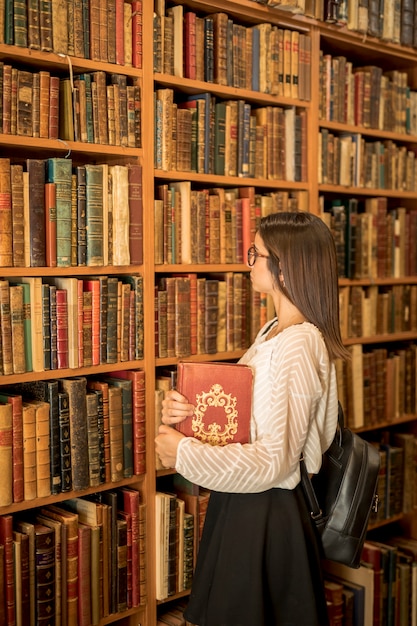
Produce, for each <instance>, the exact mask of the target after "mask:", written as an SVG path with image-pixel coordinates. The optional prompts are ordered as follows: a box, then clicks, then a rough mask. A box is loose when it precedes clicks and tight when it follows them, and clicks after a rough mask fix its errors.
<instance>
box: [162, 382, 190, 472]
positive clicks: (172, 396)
mask: <svg viewBox="0 0 417 626" xmlns="http://www.w3.org/2000/svg"><path fill="white" fill-rule="evenodd" d="M193 413H194V407H193V405H192V404H189V402H188V401H187V398H185V397H184V396H183V395H181V394H180V393H179V392H178V391H176V390H175V389H172V390H171V391H167V392H166V394H165V398H164V399H163V401H162V422H163V425H162V426H160V427H159V433H158V435H157V436H156V438H155V450H156V453H157V454H158V456H159V458H160V459H161V463H162V465H163V466H164V467H167V468H169V467H175V464H176V462H177V449H178V444H179V442H180V440H181V439H182V438H183V437H184V435H183V434H182V433H180V432H178V431H177V430H176V429H175V428H172V427H171V426H172V425H175V424H179V423H180V422H182V421H183V420H185V419H186V418H187V417H191V416H192V415H193Z"/></svg>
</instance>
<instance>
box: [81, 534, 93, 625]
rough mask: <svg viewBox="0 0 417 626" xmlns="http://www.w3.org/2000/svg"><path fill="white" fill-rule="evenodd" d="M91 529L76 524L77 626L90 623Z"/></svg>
mask: <svg viewBox="0 0 417 626" xmlns="http://www.w3.org/2000/svg"><path fill="white" fill-rule="evenodd" d="M90 567H91V528H90V526H87V525H86V524H82V523H78V626H90V624H92V623H93V622H92V621H91V592H92V589H91V573H90Z"/></svg>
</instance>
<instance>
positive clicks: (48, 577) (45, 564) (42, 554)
mask: <svg viewBox="0 0 417 626" xmlns="http://www.w3.org/2000/svg"><path fill="white" fill-rule="evenodd" d="M34 531H35V597H36V618H37V624H39V625H45V626H47V625H48V624H51V620H52V621H53V618H54V617H55V611H56V607H55V592H56V590H55V532H54V530H53V529H52V528H48V526H44V525H43V524H39V523H36V524H34Z"/></svg>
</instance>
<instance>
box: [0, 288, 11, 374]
mask: <svg viewBox="0 0 417 626" xmlns="http://www.w3.org/2000/svg"><path fill="white" fill-rule="evenodd" d="M0 326H1V348H2V363H3V373H4V374H6V375H8V374H13V354H12V320H11V315H10V285H9V281H8V280H6V279H0Z"/></svg>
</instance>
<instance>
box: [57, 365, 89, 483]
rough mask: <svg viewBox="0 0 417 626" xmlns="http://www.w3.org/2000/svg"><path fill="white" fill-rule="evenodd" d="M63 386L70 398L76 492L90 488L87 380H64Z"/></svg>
mask: <svg viewBox="0 0 417 626" xmlns="http://www.w3.org/2000/svg"><path fill="white" fill-rule="evenodd" d="M61 385H62V389H63V390H64V391H65V392H67V393H68V396H69V421H70V433H71V435H70V436H71V465H72V486H73V489H75V490H80V489H86V488H87V487H88V486H89V474H88V439H87V419H86V379H85V378H84V377H83V376H79V377H75V378H64V379H62V380H61Z"/></svg>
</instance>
